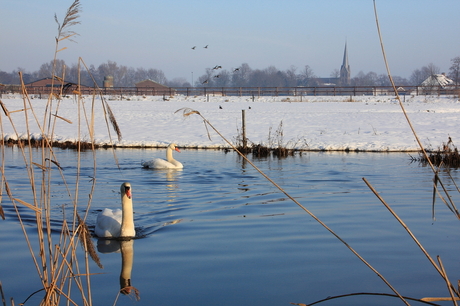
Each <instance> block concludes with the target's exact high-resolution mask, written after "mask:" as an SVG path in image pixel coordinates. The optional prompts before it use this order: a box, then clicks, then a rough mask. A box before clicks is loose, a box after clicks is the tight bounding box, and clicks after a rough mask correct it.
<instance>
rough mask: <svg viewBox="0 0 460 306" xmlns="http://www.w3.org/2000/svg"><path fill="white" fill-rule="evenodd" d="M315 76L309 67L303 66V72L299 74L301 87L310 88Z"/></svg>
mask: <svg viewBox="0 0 460 306" xmlns="http://www.w3.org/2000/svg"><path fill="white" fill-rule="evenodd" d="M315 78H316V76H315V74H314V73H313V70H312V69H311V68H310V66H308V65H305V67H304V68H303V70H302V71H301V72H300V84H299V85H302V86H312V85H311V83H312V81H313V79H315Z"/></svg>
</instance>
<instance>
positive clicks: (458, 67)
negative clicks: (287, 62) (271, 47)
mask: <svg viewBox="0 0 460 306" xmlns="http://www.w3.org/2000/svg"><path fill="white" fill-rule="evenodd" d="M451 64H452V66H451V67H450V69H449V73H448V76H449V77H450V78H451V79H452V80H453V81H454V82H455V83H456V84H458V83H459V82H460V80H459V78H460V57H455V58H453V59H452V60H451ZM52 69H53V61H50V62H48V63H45V64H42V65H41V66H40V69H39V70H38V71H35V72H25V71H24V70H23V69H21V68H18V69H17V70H14V71H12V72H11V73H8V72H4V71H1V70H0V83H2V84H19V83H20V81H19V74H18V72H19V71H22V73H23V80H24V82H25V83H26V84H27V83H30V82H33V81H36V80H39V79H43V78H47V77H50V76H51V71H52ZM55 71H56V72H57V75H60V76H62V75H65V80H67V81H69V82H75V83H76V82H78V78H80V83H81V84H85V85H91V84H93V79H94V81H96V83H97V84H98V85H99V86H102V85H103V81H104V77H105V76H112V77H113V83H114V86H116V87H133V86H134V85H135V84H136V83H137V82H140V81H143V80H146V79H150V80H153V81H155V82H158V83H160V84H164V85H167V86H170V87H192V86H203V87H204V86H212V87H296V86H308V87H313V86H321V85H322V83H323V82H324V78H318V77H317V76H316V75H315V74H314V72H313V70H312V69H311V68H310V66H308V65H306V66H305V67H304V68H302V69H300V70H299V69H298V68H297V67H295V66H291V67H290V68H289V69H287V70H284V71H282V70H278V69H277V68H276V67H274V66H269V67H267V68H265V69H252V68H251V67H250V66H249V65H248V64H247V63H243V64H241V65H240V66H239V67H238V68H236V69H233V70H232V71H228V70H225V69H222V68H219V67H214V68H207V69H206V71H205V73H204V74H203V75H202V76H200V77H198V78H197V80H196V81H195V82H194V83H195V84H190V82H188V81H187V79H186V78H174V79H172V80H168V79H167V78H166V76H165V74H164V72H163V71H162V70H159V69H152V68H150V69H145V68H131V67H127V66H124V65H118V64H117V63H116V62H112V61H107V63H103V64H101V65H99V66H98V67H97V68H96V67H95V66H94V65H90V66H89V67H88V68H86V67H83V65H80V67H79V66H78V65H77V64H72V65H70V66H67V65H66V63H65V62H64V61H63V60H57V61H56V70H55ZM439 73H441V70H440V68H439V67H437V66H435V65H434V64H432V63H430V64H428V65H427V66H423V67H422V68H420V69H416V70H414V71H413V72H412V74H411V76H410V78H409V79H405V78H402V77H399V76H393V79H394V80H395V83H396V84H398V85H419V84H420V83H421V82H423V81H424V80H425V79H426V78H427V77H429V76H430V75H433V74H439ZM338 76H339V71H338V69H336V70H334V71H333V72H332V73H331V75H330V78H338ZM350 85H352V86H388V85H390V83H389V80H388V76H387V75H386V74H380V75H379V74H377V73H375V72H372V71H371V72H368V73H364V72H363V71H360V72H358V73H357V74H356V75H355V76H354V77H353V78H352V79H351V84H350Z"/></svg>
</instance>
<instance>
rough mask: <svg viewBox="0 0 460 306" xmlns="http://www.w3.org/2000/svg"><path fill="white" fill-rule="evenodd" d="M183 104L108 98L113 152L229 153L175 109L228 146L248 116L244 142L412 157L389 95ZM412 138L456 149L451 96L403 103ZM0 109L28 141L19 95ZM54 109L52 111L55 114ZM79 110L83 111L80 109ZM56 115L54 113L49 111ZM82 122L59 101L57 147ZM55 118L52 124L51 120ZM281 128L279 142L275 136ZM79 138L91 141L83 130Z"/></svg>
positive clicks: (456, 106) (456, 105)
mask: <svg viewBox="0 0 460 306" xmlns="http://www.w3.org/2000/svg"><path fill="white" fill-rule="evenodd" d="M349 99H350V97H344V96H337V97H331V96H327V97H326V96H320V97H303V98H302V101H300V98H299V97H260V98H255V100H254V101H253V100H252V97H218V96H215V97H212V96H211V97H202V96H200V97H185V96H176V97H173V98H171V99H170V100H169V101H163V97H137V96H135V97H129V98H125V97H124V99H123V100H120V99H117V97H109V96H107V97H106V100H107V102H108V103H109V105H110V108H111V109H112V111H113V113H114V115H115V117H116V120H117V122H118V125H119V127H120V130H121V133H122V136H123V138H122V140H121V141H118V140H117V137H116V136H115V135H116V134H115V132H114V131H113V129H112V128H110V135H111V136H112V140H113V143H114V144H115V145H119V146H145V147H156V146H166V145H167V144H168V143H170V142H175V143H176V144H177V145H178V146H180V147H200V148H216V147H228V145H226V144H225V142H224V141H223V140H222V138H220V137H219V136H218V135H217V134H216V133H215V132H214V131H211V130H210V135H211V140H210V139H208V135H207V130H206V128H205V126H204V124H203V121H202V119H201V118H200V117H199V116H198V115H196V114H194V115H191V116H188V117H184V116H183V115H182V112H177V113H175V112H176V111H177V110H179V109H181V108H184V107H187V108H191V109H194V110H197V111H199V112H200V113H201V114H202V115H203V116H204V117H205V118H206V119H208V120H209V121H210V122H211V123H212V124H213V125H214V126H215V127H216V128H217V129H218V130H219V131H220V132H221V133H222V134H223V135H224V136H225V137H226V138H227V139H229V140H230V141H232V142H235V138H236V136H237V135H238V133H239V132H241V124H242V119H241V118H242V110H243V109H244V110H245V113H246V131H247V137H248V139H249V141H251V142H254V143H264V144H269V135H271V137H272V140H273V141H274V142H275V143H276V144H277V142H278V140H282V143H283V144H284V145H287V146H290V147H292V146H294V147H296V148H300V149H310V150H346V149H349V150H363V151H364V150H368V151H410V150H418V146H417V143H416V142H415V137H414V135H413V134H412V132H411V130H410V127H409V124H408V122H407V121H406V119H405V117H404V115H403V113H402V110H401V108H400V106H399V104H398V103H397V101H396V99H395V98H394V97H393V96H361V97H353V102H348V100H349ZM401 99H402V100H403V101H404V100H405V101H404V106H405V109H406V111H407V113H408V116H409V119H410V120H411V122H412V124H413V126H414V128H415V130H416V132H417V135H418V136H419V138H420V139H421V141H422V143H423V145H424V147H425V148H427V149H436V148H438V147H439V146H440V145H442V143H443V142H446V141H447V140H448V137H449V136H450V137H451V138H452V140H453V141H454V144H456V142H457V143H460V116H459V113H460V102H459V99H458V98H457V97H452V96H441V97H438V96H426V97H425V96H416V97H411V96H406V98H405V99H404V97H401ZM30 101H31V103H32V107H33V109H34V112H35V115H36V116H37V118H38V119H39V123H40V125H43V113H44V110H45V106H46V102H47V100H43V99H37V98H34V99H31V100H30ZM2 102H3V104H4V105H5V107H6V108H7V109H8V111H10V112H11V118H12V119H13V122H14V125H15V128H16V131H17V133H18V134H19V137H24V136H25V135H26V134H27V126H26V124H25V120H24V112H13V111H15V110H20V109H23V108H24V105H23V100H22V99H21V97H20V96H11V95H3V97H2ZM84 105H85V107H84V109H85V112H86V117H87V118H88V120H89V117H90V114H91V106H92V98H91V97H89V96H88V97H85V99H84ZM56 106H57V103H56V102H53V105H52V108H53V109H55V108H56ZM80 110H82V108H80ZM53 112H54V111H53ZM95 114H96V115H95V120H94V122H95V123H94V125H95V139H96V142H97V143H100V144H105V143H109V142H110V136H109V132H108V130H107V127H106V121H105V119H104V116H103V108H102V103H101V100H100V99H96V100H95ZM79 115H80V118H81V121H82V122H84V120H86V119H85V114H84V112H83V111H80V112H79V111H78V107H77V101H76V100H75V99H74V98H67V99H64V100H63V101H62V102H61V103H60V105H59V110H58V116H60V117H63V118H65V119H67V120H70V121H71V122H72V123H68V122H66V121H64V120H61V119H59V118H58V119H57V125H56V128H55V131H54V138H55V140H58V141H75V140H76V139H77V137H78V135H79V134H78V118H79V117H78V116H79ZM2 116H3V117H2V118H3V119H2V121H3V122H2V125H3V133H4V137H5V138H6V139H8V138H12V139H16V138H17V136H16V133H15V131H14V129H13V127H12V125H11V124H10V122H9V121H8V120H6V117H5V116H4V115H2ZM28 117H29V128H30V133H32V134H33V136H34V137H36V138H39V137H40V129H39V127H38V125H37V124H36V123H35V120H34V119H33V116H32V114H31V113H30V112H29V113H28ZM53 118H54V117H53ZM281 123H282V127H281V130H282V134H283V138H282V139H279V138H277V137H276V134H277V133H276V131H277V130H278V128H279V127H280V124H281ZM82 126H84V128H82V129H81V134H80V135H81V138H82V139H83V140H89V135H90V134H89V132H88V128H87V127H86V126H87V125H86V123H85V124H84V125H82Z"/></svg>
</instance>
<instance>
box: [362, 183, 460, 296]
mask: <svg viewBox="0 0 460 306" xmlns="http://www.w3.org/2000/svg"><path fill="white" fill-rule="evenodd" d="M363 181H364V182H365V183H366V185H367V186H368V187H369V189H370V190H371V191H372V192H373V193H374V194H375V196H376V197H377V198H378V199H379V200H380V202H382V204H383V205H385V207H386V208H387V209H388V211H389V212H390V213H391V214H392V215H393V216H394V217H395V219H396V220H398V222H399V223H400V224H401V225H402V227H403V228H404V229H405V230H406V231H407V233H408V234H409V236H410V237H411V238H412V240H414V242H415V243H416V244H417V246H418V247H419V248H420V250H421V251H422V252H423V254H425V256H426V258H428V260H429V261H430V263H431V264H432V265H433V267H434V268H435V269H436V271H438V273H439V274H440V275H441V277H442V278H443V279H444V280H445V281H446V282H448V281H449V280H447V279H446V275H445V273H444V272H443V271H442V270H441V268H440V267H438V265H437V264H436V262H435V261H434V260H433V258H431V256H430V254H428V252H427V251H426V250H425V248H424V247H423V245H422V244H421V243H420V242H419V241H418V240H417V238H416V237H415V235H414V234H413V233H412V231H411V230H410V229H409V227H408V226H407V225H406V224H405V223H404V221H403V220H402V219H401V218H399V216H398V215H397V214H396V212H395V211H394V210H393V209H392V208H391V207H390V205H388V204H387V203H386V202H385V200H384V199H383V198H382V197H381V196H380V194H379V193H378V192H377V191H376V190H375V188H374V187H372V185H371V184H370V183H369V181H368V180H366V178H363ZM450 287H451V289H452V290H453V291H454V292H455V293H456V294H457V295H459V291H458V290H457V289H456V288H454V286H453V285H452V284H450Z"/></svg>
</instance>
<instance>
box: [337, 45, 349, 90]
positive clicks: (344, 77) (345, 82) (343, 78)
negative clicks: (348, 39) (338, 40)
mask: <svg viewBox="0 0 460 306" xmlns="http://www.w3.org/2000/svg"><path fill="white" fill-rule="evenodd" d="M350 84H351V72H350V64H348V50H347V43H345V51H344V52H343V63H342V67H340V77H339V85H341V86H349V85H350Z"/></svg>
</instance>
